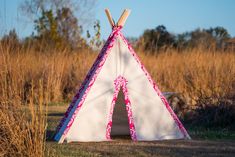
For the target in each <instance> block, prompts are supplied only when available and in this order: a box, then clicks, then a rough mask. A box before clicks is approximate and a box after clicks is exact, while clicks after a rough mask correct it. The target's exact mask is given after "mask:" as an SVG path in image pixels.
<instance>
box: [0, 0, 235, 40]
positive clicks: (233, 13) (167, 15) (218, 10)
mask: <svg viewBox="0 0 235 157" xmlns="http://www.w3.org/2000/svg"><path fill="white" fill-rule="evenodd" d="M22 1H23V0H0V36H2V35H3V34H4V33H6V32H7V31H9V30H10V29H12V28H15V29H16V31H17V32H18V33H19V35H20V37H25V36H27V35H30V34H31V33H32V31H33V24H32V23H31V22H29V21H26V20H25V19H24V20H23V19H22V17H21V15H20V11H19V9H18V6H19V4H20V3H21V2H22ZM105 8H109V9H110V11H111V13H112V16H113V18H114V19H115V20H116V21H117V20H118V18H119V16H120V14H121V13H122V11H123V9H125V8H129V9H131V11H132V12H131V14H130V16H129V18H128V20H127V22H126V24H125V26H124V29H123V32H124V33H125V35H126V36H128V37H138V36H140V35H141V34H142V33H143V31H144V30H145V29H147V28H155V27H156V26H158V25H161V24H163V25H165V26H166V28H167V30H168V31H170V32H172V33H182V32H185V31H191V30H194V29H196V28H199V27H200V28H209V27H215V26H223V27H225V28H226V29H227V30H228V31H229V33H230V34H231V35H232V36H235V0H100V1H98V2H97V5H96V7H95V18H96V19H98V20H100V22H101V35H102V38H104V39H105V38H107V36H108V35H109V33H110V31H111V29H110V25H109V23H108V20H107V18H106V15H105V13H104V9H105Z"/></svg>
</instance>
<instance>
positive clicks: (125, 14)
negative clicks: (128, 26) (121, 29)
mask: <svg viewBox="0 0 235 157" xmlns="http://www.w3.org/2000/svg"><path fill="white" fill-rule="evenodd" d="M130 12H131V10H129V9H125V10H124V11H123V13H122V15H121V17H120V18H119V20H118V22H117V26H123V25H124V24H125V22H126V20H127V17H128V16H129V14H130Z"/></svg>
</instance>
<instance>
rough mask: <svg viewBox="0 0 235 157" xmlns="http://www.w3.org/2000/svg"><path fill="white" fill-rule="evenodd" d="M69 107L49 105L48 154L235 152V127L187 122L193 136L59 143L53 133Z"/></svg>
mask: <svg viewBox="0 0 235 157" xmlns="http://www.w3.org/2000/svg"><path fill="white" fill-rule="evenodd" d="M66 108H67V107H66V106H65V105H59V106H55V105H50V106H49V108H48V111H49V113H48V129H47V144H46V150H47V151H46V155H47V156H61V157H65V156H68V157H72V156H74V157H75V156H76V157H77V156H133V157H134V156H163V157H172V156H175V157H188V156H195V157H200V156H202V157H203V156H206V157H210V156H211V157H212V156H213V157H214V156H216V157H217V156H228V157H234V156H235V131H231V130H226V129H224V130H223V129H211V130H208V129H202V128H195V127H194V128H192V127H187V126H186V129H187V130H188V131H189V134H190V135H191V137H192V140H167V141H154V142H133V141H131V140H130V139H129V138H128V137H126V136H119V137H116V138H114V139H113V141H112V142H88V143H86V142H84V143H81V142H80V143H78V142H76V143H68V144H67V143H63V144H58V143H56V142H55V141H53V140H52V137H53V134H54V130H55V127H56V125H57V124H58V122H59V120H60V119H61V118H62V116H63V113H64V112H65V110H66Z"/></svg>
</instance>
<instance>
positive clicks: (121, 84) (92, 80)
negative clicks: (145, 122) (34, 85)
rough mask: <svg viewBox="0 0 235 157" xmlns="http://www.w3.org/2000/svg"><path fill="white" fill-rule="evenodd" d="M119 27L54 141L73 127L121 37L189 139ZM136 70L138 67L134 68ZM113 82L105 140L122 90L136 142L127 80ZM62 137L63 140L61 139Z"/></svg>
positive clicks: (84, 84)
mask: <svg viewBox="0 0 235 157" xmlns="http://www.w3.org/2000/svg"><path fill="white" fill-rule="evenodd" d="M120 30H121V27H114V28H113V31H112V33H111V34H110V36H109V38H108V40H107V42H106V44H105V45H104V47H103V48H102V50H101V52H100V54H99V55H98V57H97V59H96V61H95V63H94V64H93V66H92V68H91V69H90V71H89V72H88V74H87V76H86V78H85V80H84V81H83V83H82V85H81V87H80V89H79V91H78V92H77V94H76V95H75V96H74V98H73V100H72V102H71V104H70V106H69V108H68V109H67V111H66V113H65V115H64V117H63V119H62V120H61V122H60V124H59V125H58V127H57V133H56V135H55V140H57V141H61V142H63V140H64V138H65V137H66V135H67V133H68V132H69V130H70V128H71V126H72V125H73V122H74V120H75V118H76V116H78V114H79V113H78V112H79V110H80V109H81V107H82V105H83V104H84V101H85V100H86V97H87V95H88V93H89V91H90V89H91V88H92V86H93V84H94V83H95V81H96V78H97V76H98V74H99V72H100V71H101V69H102V67H103V65H104V64H105V61H106V59H107V57H108V55H109V53H110V51H111V49H112V48H113V46H114V43H115V41H116V40H117V38H118V37H121V39H122V40H123V41H124V43H125V44H126V45H127V47H128V49H129V52H130V53H131V54H132V56H133V57H134V58H135V60H136V61H137V63H138V65H139V66H140V68H141V69H142V70H143V72H144V74H145V75H146V77H147V78H148V80H149V82H150V84H151V85H152V87H153V89H154V90H155V91H156V93H157V95H158V96H159V97H160V98H161V101H162V102H163V104H164V105H165V107H166V108H167V110H168V111H169V113H170V115H171V116H172V118H173V119H174V121H175V123H176V125H177V126H178V128H179V130H180V131H181V132H182V134H183V135H184V137H185V138H190V137H189V135H188V133H187V131H186V130H185V128H184V127H183V125H182V123H181V122H180V121H179V119H178V117H177V116H176V115H175V113H174V112H173V110H172V109H171V107H170V105H169V104H168V102H167V101H166V99H165V97H164V96H163V95H162V93H161V92H160V90H159V89H158V87H157V85H156V84H155V83H154V81H153V80H152V78H151V76H150V75H149V73H148V72H147V70H146V69H145V67H144V65H143V64H142V63H141V62H140V60H139V58H138V56H137V55H136V53H135V52H134V50H133V49H132V47H131V46H130V44H129V43H128V42H127V40H126V39H125V37H124V36H123V34H122V33H121V31H120ZM136 68H138V67H136ZM113 81H114V93H113V99H112V102H111V108H110V112H109V115H108V124H107V128H106V139H107V140H110V132H111V127H112V115H113V109H114V106H115V102H116V100H117V96H118V92H119V91H120V89H121V88H122V90H123V93H124V96H125V104H126V110H127V113H128V121H129V128H130V134H131V138H132V140H134V141H136V140H137V133H136V128H135V122H134V119H133V114H132V106H131V100H130V99H129V93H128V89H127V81H128V80H127V79H126V78H124V77H123V76H118V77H117V78H116V79H115V80H113ZM62 137H63V139H61V138H62Z"/></svg>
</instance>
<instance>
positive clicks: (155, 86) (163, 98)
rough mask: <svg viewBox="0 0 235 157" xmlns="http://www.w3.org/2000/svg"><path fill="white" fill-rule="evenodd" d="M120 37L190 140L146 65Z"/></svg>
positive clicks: (124, 39) (186, 136)
mask: <svg viewBox="0 0 235 157" xmlns="http://www.w3.org/2000/svg"><path fill="white" fill-rule="evenodd" d="M120 36H121V38H122V39H123V41H124V43H125V44H126V45H127V47H128V49H129V51H130V52H131V54H132V56H134V58H135V60H136V61H137V63H138V64H139V65H140V67H141V69H142V70H143V71H144V73H145V75H146V76H147V78H148V80H149V82H150V83H151V84H152V86H153V88H154V90H155V91H156V92H157V94H158V96H159V97H160V98H161V100H162V102H163V103H164V104H165V106H166V108H167V110H168V111H169V112H170V114H171V116H172V117H173V119H174V120H175V122H176V124H177V126H178V127H179V129H180V131H181V132H182V133H183V135H184V137H185V138H189V139H190V136H189V135H188V132H187V131H186V129H185V128H184V126H183V124H182V123H181V122H180V120H179V119H178V117H177V116H176V114H175V113H174V111H173V110H172V109H171V107H170V105H169V103H168V102H167V100H166V98H165V97H164V96H163V94H162V92H161V91H160V90H159V89H158V86H157V85H156V83H155V82H154V81H153V79H152V78H151V76H150V74H149V73H148V71H147V70H146V68H145V67H144V65H143V64H142V63H141V61H140V59H139V57H138V56H137V54H136V53H135V51H134V50H133V48H132V47H131V45H130V44H129V43H128V41H127V40H126V38H125V37H124V36H123V34H122V33H120Z"/></svg>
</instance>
